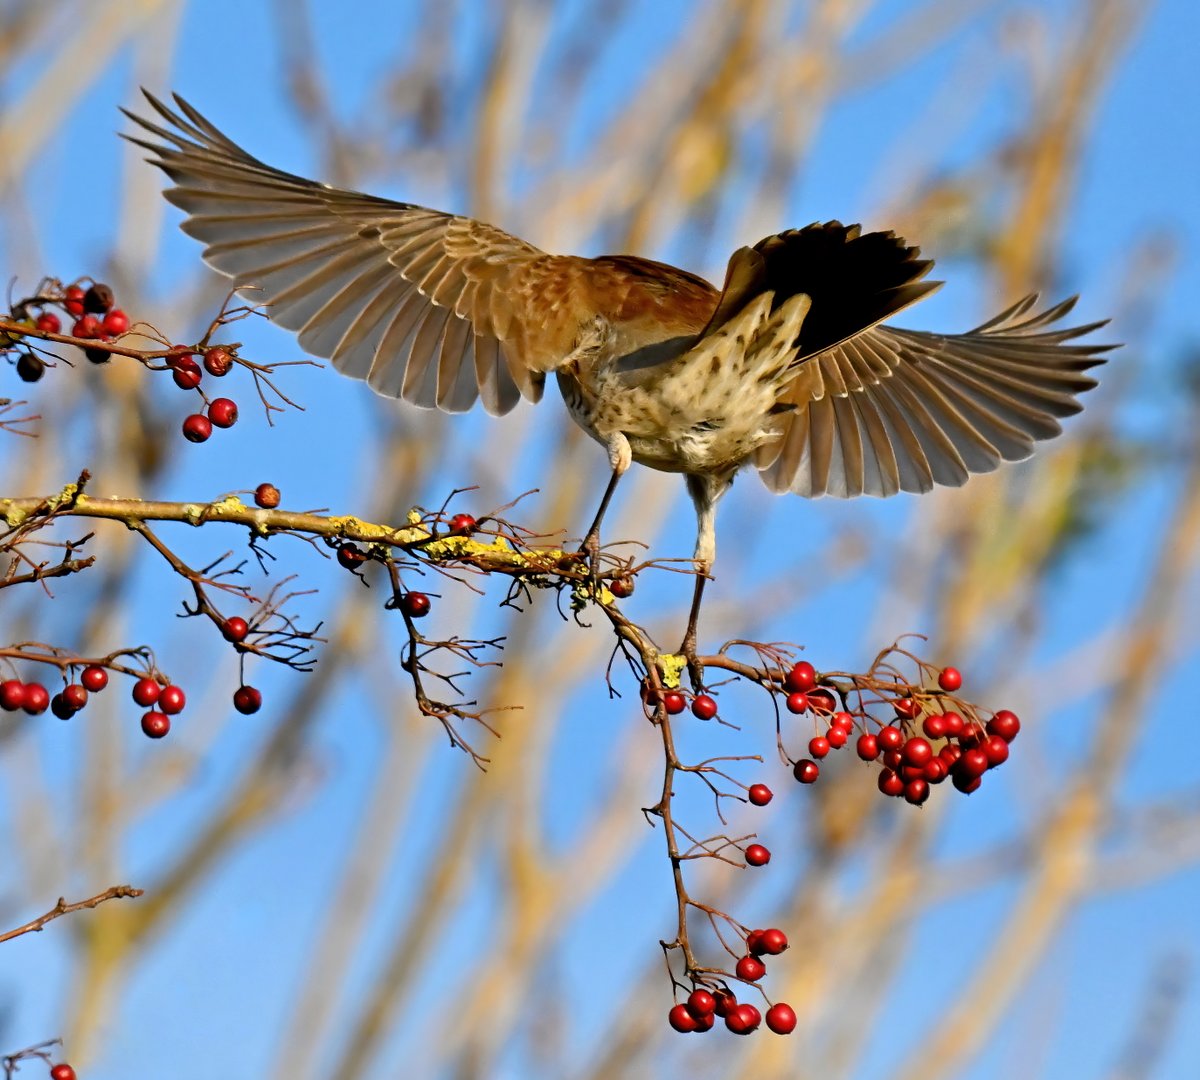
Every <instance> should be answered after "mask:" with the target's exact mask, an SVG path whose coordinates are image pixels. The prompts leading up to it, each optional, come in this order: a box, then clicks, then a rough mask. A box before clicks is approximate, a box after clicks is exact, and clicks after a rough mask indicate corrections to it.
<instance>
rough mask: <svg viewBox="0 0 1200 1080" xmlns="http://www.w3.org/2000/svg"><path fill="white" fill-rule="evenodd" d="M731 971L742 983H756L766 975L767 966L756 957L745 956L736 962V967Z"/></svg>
mask: <svg viewBox="0 0 1200 1080" xmlns="http://www.w3.org/2000/svg"><path fill="white" fill-rule="evenodd" d="M733 970H734V974H736V975H737V977H738V978H739V979H741V980H743V981H744V982H758V980H759V979H761V978H762V977H763V976H764V975H765V974H766V973H767V965H766V964H764V963H763V962H762V961H761V960H760V959H759V958H758V957H757V956H751V955H749V954H747V955H746V956H743V957H742V958H741V959H740V960H738V962H737V966H736V967H735V968H734V969H733Z"/></svg>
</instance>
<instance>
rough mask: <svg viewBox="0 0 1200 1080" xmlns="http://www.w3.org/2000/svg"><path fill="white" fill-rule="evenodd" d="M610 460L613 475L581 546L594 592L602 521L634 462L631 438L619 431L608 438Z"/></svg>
mask: <svg viewBox="0 0 1200 1080" xmlns="http://www.w3.org/2000/svg"><path fill="white" fill-rule="evenodd" d="M608 460H609V464H611V465H612V476H611V477H609V481H608V487H606V488H605V489H604V497H603V498H602V499H601V500H600V507H599V509H598V510H597V511H596V517H595V518H594V519H593V521H592V525H591V528H590V529H588V531H587V535H586V536H584V538H583V543H582V544H581V545H580V548H579V553H580V554H581V555H586V556H587V558H588V566H589V567H590V569H591V572H592V591H593V594H595V592H596V591H597V589H598V586H599V560H600V523H601V522H602V521H603V520H604V515H605V513H606V512H607V510H608V504H609V503H610V502H612V497H613V492H614V491H616V490H617V482H618V481H619V480H620V479H621V477H622V476H624V475H625V470H626V469H628V468H629V466H630V464H631V463H632V462H633V451H632V450H631V449H630V447H629V440H628V439H627V438H625V436H624V435H622V434H621V433H620V432H619V431H618V432H616V433H615V434H614V435H611V436H610V437H609V439H608Z"/></svg>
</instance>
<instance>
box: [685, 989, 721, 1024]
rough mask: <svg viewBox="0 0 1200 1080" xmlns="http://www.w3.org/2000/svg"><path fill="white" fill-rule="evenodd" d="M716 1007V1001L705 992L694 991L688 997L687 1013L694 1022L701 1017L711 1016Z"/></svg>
mask: <svg viewBox="0 0 1200 1080" xmlns="http://www.w3.org/2000/svg"><path fill="white" fill-rule="evenodd" d="M716 1007H717V1002H716V1000H715V999H714V998H713V996H712V994H710V993H709V992H708V991H707V990H701V989H696V990H693V991H692V992H691V993H690V994H689V995H688V999H687V1011H688V1012H689V1013H691V1014H692V1017H693V1018H694V1019H696V1020H699V1019H700V1018H701V1017H702V1016H712V1014H713V1012H714V1011H715V1010H716Z"/></svg>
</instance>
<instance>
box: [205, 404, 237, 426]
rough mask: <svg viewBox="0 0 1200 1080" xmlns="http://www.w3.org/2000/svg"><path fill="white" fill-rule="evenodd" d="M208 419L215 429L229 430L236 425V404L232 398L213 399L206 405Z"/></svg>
mask: <svg viewBox="0 0 1200 1080" xmlns="http://www.w3.org/2000/svg"><path fill="white" fill-rule="evenodd" d="M208 418H209V419H210V420H211V421H212V422H213V425H214V426H215V427H219V428H231V427H233V425H234V424H236V423H237V418H238V407H237V402H236V401H234V400H233V399H232V398H227V397H219V398H214V399H213V400H212V401H210V402H209V404H208Z"/></svg>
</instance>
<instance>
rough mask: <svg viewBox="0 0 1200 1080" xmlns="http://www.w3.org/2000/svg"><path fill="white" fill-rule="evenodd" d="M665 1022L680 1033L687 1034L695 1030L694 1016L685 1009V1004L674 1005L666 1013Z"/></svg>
mask: <svg viewBox="0 0 1200 1080" xmlns="http://www.w3.org/2000/svg"><path fill="white" fill-rule="evenodd" d="M667 1023H668V1024H670V1025H671V1027H673V1028H674V1029H675V1030H676V1031H678V1032H679V1033H680V1034H683V1035H687V1034H690V1033H691V1032H693V1031H695V1030H696V1018H695V1017H694V1016H692V1014H691V1013H690V1012H688V1010H687V1006H686V1005H674V1006H672V1008H671V1011H670V1012H669V1013H667Z"/></svg>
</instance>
